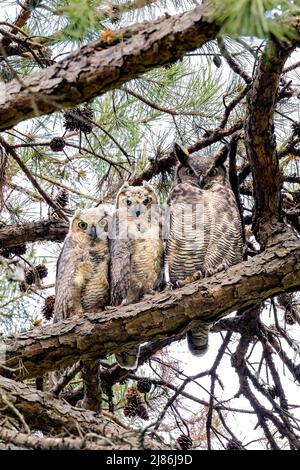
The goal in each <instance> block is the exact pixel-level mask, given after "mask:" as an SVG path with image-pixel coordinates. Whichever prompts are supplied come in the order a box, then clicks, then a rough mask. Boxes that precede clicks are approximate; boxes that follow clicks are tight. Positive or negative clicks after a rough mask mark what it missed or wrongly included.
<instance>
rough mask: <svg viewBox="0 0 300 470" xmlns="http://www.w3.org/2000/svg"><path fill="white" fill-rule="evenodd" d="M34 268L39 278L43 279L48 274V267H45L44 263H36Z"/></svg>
mask: <svg viewBox="0 0 300 470" xmlns="http://www.w3.org/2000/svg"><path fill="white" fill-rule="evenodd" d="M35 269H36V271H37V273H38V275H39V278H40V279H43V278H44V277H47V276H48V269H47V268H46V266H45V265H44V264H38V265H37V266H36V267H35Z"/></svg>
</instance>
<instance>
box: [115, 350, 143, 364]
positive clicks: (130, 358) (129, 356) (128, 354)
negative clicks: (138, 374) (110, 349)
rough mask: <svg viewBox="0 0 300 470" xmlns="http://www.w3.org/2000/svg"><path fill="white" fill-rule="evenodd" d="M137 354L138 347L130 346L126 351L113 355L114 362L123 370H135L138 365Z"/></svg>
mask: <svg viewBox="0 0 300 470" xmlns="http://www.w3.org/2000/svg"><path fill="white" fill-rule="evenodd" d="M139 352H140V347H139V346H132V347H130V349H126V351H122V352H121V353H117V354H116V355H115V356H116V360H117V362H118V364H119V365H120V366H121V367H122V368H123V369H136V368H137V365H138V359H139Z"/></svg>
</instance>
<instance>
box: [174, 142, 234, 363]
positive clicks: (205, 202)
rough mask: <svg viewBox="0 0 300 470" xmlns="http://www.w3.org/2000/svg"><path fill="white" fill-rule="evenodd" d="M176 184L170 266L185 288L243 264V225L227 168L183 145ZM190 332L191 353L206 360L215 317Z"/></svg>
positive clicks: (219, 159)
mask: <svg viewBox="0 0 300 470" xmlns="http://www.w3.org/2000/svg"><path fill="white" fill-rule="evenodd" d="M174 152H175V154H176V156H177V158H178V160H179V165H178V167H177V171H176V183H175V186H174V187H173V188H172V190H171V193H170V195H169V198H168V204H169V205H170V233H169V238H168V241H167V263H168V269H169V277H170V282H171V284H172V285H173V286H174V287H180V286H183V285H185V284H187V283H189V282H192V281H194V280H196V279H199V278H201V277H204V276H210V275H212V274H214V273H216V272H218V271H221V270H223V269H226V268H228V267H229V266H231V265H233V264H236V263H239V262H240V261H241V260H242V249H243V239H242V225H241V219H240V214H239V211H238V208H237V204H236V199H235V196H234V193H233V191H232V190H231V188H230V184H229V181H228V178H227V174H226V169H225V167H224V165H223V163H224V161H225V158H226V154H225V156H224V154H219V156H218V157H217V158H215V159H214V158H209V157H206V158H204V157H200V156H197V155H195V156H189V155H188V153H187V152H185V151H184V150H183V149H182V148H181V147H180V146H179V145H177V144H175V147H174ZM203 320H204V321H203V323H201V324H200V325H199V326H198V327H195V328H193V329H192V330H191V331H189V332H188V334H187V338H188V345H189V349H190V351H191V352H192V353H193V354H195V355H196V356H200V355H202V354H203V353H204V352H205V351H206V350H207V347H208V334H209V329H210V324H211V323H212V321H213V320H214V318H212V317H210V318H205V317H204V318H203Z"/></svg>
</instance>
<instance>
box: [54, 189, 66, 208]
mask: <svg viewBox="0 0 300 470" xmlns="http://www.w3.org/2000/svg"><path fill="white" fill-rule="evenodd" d="M68 201H69V193H68V191H67V190H66V189H61V190H60V191H59V192H58V193H57V195H56V197H55V201H54V202H55V203H56V204H57V205H58V206H60V207H66V205H67V204H68Z"/></svg>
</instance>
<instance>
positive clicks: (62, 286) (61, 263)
mask: <svg viewBox="0 0 300 470" xmlns="http://www.w3.org/2000/svg"><path fill="white" fill-rule="evenodd" d="M75 248H76V245H75V242H74V241H73V239H72V237H71V236H67V238H66V239H65V242H64V244H63V247H62V250H61V252H60V255H59V257H58V260H57V265H56V284H55V306H54V322H57V321H59V320H62V319H64V318H68V317H69V314H68V305H69V304H70V301H71V297H72V291H71V285H72V280H73V278H74V273H75V266H76V256H75V252H74V250H75Z"/></svg>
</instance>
